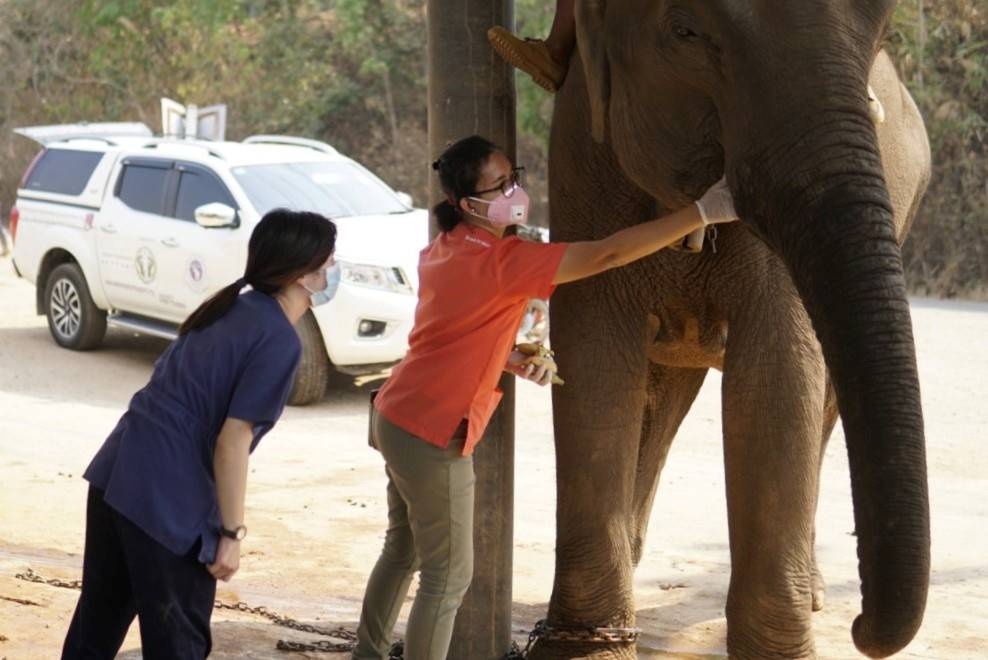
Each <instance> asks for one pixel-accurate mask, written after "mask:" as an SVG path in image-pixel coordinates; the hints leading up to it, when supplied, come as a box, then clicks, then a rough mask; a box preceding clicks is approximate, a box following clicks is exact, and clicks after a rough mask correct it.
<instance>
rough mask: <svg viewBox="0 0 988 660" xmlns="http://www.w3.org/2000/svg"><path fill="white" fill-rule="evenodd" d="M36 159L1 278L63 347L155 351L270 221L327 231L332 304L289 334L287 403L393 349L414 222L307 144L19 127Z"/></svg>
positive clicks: (410, 266) (408, 309)
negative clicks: (291, 364)
mask: <svg viewBox="0 0 988 660" xmlns="http://www.w3.org/2000/svg"><path fill="white" fill-rule="evenodd" d="M18 132H20V133H21V134H23V135H27V136H29V137H32V138H34V139H36V140H37V141H39V142H41V143H42V144H43V149H42V150H41V151H40V152H39V153H38V155H37V157H35V159H34V161H33V162H32V164H31V166H30V167H29V168H28V170H27V172H26V173H25V174H24V178H23V180H22V182H21V185H20V188H19V189H18V191H17V202H16V205H15V208H13V209H11V212H10V220H11V222H10V231H11V234H12V236H13V242H14V250H13V259H14V267H15V269H16V270H17V271H18V273H19V274H20V275H21V276H23V277H24V278H26V279H27V280H28V281H30V282H32V283H34V284H35V285H36V291H37V310H38V313H39V314H45V315H46V316H47V318H48V326H49V329H50V330H51V335H52V337H53V338H54V340H55V341H56V342H57V343H58V344H59V345H60V346H63V347H65V348H70V349H74V350H86V349H91V348H94V347H96V346H98V345H99V344H100V342H101V341H102V339H103V336H104V334H105V332H106V327H107V325H113V326H119V327H123V328H127V329H130V330H134V331H137V332H141V333H146V334H151V335H157V336H161V337H166V338H173V337H175V336H176V331H177V328H178V325H179V324H180V323H181V322H182V321H183V320H184V319H185V318H186V317H187V316H188V315H189V314H190V313H191V312H192V311H193V310H194V309H195V308H196V307H197V306H198V305H199V304H200V303H201V302H202V301H203V300H205V299H206V298H207V297H208V296H210V295H211V294H212V293H213V292H215V291H216V290H218V289H219V288H221V287H223V286H225V285H226V284H229V283H230V282H232V281H233V280H235V279H236V278H238V277H240V276H241V275H242V273H243V268H244V263H245V261H246V258H247V241H248V238H249V237H250V233H251V230H252V229H253V228H254V225H255V224H256V223H257V222H258V221H259V220H260V218H261V216H263V215H264V213H266V212H267V211H269V210H271V209H273V208H277V207H288V208H297V209H305V210H314V211H317V212H320V213H322V214H324V215H326V216H329V217H331V218H332V219H333V220H334V221H335V222H336V224H337V226H338V228H339V238H338V242H337V252H336V254H337V260H338V261H339V262H340V263H341V265H342V270H343V278H342V282H341V285H340V289H339V292H338V294H337V296H336V297H335V298H334V299H333V300H332V302H330V303H329V304H327V305H323V306H321V307H319V308H317V309H314V310H312V311H310V312H308V313H307V314H306V316H305V317H303V318H302V320H301V321H300V322H299V323H298V325H297V326H296V327H297V329H298V333H299V336H300V337H301V339H302V346H303V353H302V364H301V365H300V367H299V373H298V376H297V377H296V381H295V387H294V390H293V392H292V395H291V399H290V402H291V403H293V404H296V405H301V404H306V403H310V402H313V401H316V400H318V399H320V398H322V396H323V395H324V393H325V391H326V387H327V383H328V381H329V375H330V369H331V368H335V369H336V370H338V371H340V372H343V373H345V374H350V375H360V374H368V373H375V372H379V371H381V370H382V369H384V368H385V367H387V366H389V365H391V364H393V363H395V362H396V361H398V360H400V359H401V358H402V357H403V356H404V354H405V352H406V351H407V348H408V333H409V332H410V330H411V327H412V320H413V314H414V310H415V304H416V297H415V292H416V289H417V283H418V281H417V263H418V253H419V251H420V250H421V249H422V248H423V247H424V246H425V245H426V243H427V242H428V215H427V213H426V211H424V210H422V209H414V208H412V206H411V199H410V198H409V197H408V196H407V195H405V194H403V193H397V192H395V191H394V190H392V189H391V188H390V187H389V186H388V185H387V184H385V183H384V182H383V181H381V180H380V179H379V178H377V177H376V176H375V175H374V174H372V173H371V172H369V171H368V170H367V169H365V168H364V167H362V166H361V165H360V164H358V163H357V162H355V161H353V160H351V159H349V158H347V157H345V156H343V155H341V154H340V153H338V152H337V151H336V150H335V149H333V147H331V146H330V145H328V144H325V143H322V142H316V141H313V140H306V139H302V138H291V137H284V136H255V137H252V138H248V139H247V140H244V142H242V143H237V142H211V141H203V140H174V139H156V138H153V137H151V136H150V131H149V130H148V129H147V128H146V127H144V126H143V125H134V124H116V125H93V124H90V125H75V126H56V127H36V128H34V129H18Z"/></svg>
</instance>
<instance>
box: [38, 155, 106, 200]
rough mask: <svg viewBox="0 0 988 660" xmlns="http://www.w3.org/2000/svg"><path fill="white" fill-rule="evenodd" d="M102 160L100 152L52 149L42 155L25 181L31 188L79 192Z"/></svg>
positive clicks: (57, 191) (76, 193) (66, 193)
mask: <svg viewBox="0 0 988 660" xmlns="http://www.w3.org/2000/svg"><path fill="white" fill-rule="evenodd" d="M101 160H103V154H102V153H101V152H97V151H79V150H77V149H49V150H48V151H46V152H45V153H44V155H42V156H41V158H40V159H39V160H38V162H37V163H36V164H35V166H34V169H32V170H31V175H30V176H29V177H28V179H27V181H26V182H25V183H24V187H25V188H26V189H28V190H37V191H39V192H50V193H61V194H63V195H78V194H80V193H82V191H83V190H85V189H86V184H87V183H88V182H89V177H91V176H92V175H93V170H95V169H96V166H97V165H99V162H100V161H101Z"/></svg>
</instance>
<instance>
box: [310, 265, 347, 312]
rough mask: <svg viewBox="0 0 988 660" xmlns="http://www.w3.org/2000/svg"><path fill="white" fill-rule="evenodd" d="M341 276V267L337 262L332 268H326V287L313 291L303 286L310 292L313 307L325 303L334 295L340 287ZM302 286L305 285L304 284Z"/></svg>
mask: <svg viewBox="0 0 988 660" xmlns="http://www.w3.org/2000/svg"><path fill="white" fill-rule="evenodd" d="M342 276H343V269H341V268H340V265H339V264H333V266H332V268H327V269H326V288H324V289H323V290H322V291H313V290H312V289H310V288H309V287H307V286H306V287H305V290H306V291H308V292H309V293H311V294H312V295H311V296H309V300H310V301H311V302H312V306H313V307H318V306H319V305H325V304H326V303H328V302H329V301H330V300H332V299H333V296H335V295H336V290H337V289H339V288H340V278H341V277H342ZM302 286H305V285H304V284H303V285H302Z"/></svg>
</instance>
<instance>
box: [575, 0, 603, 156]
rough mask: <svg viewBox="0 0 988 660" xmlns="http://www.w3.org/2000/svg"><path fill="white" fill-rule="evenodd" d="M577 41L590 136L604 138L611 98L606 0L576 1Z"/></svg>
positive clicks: (597, 138)
mask: <svg viewBox="0 0 988 660" xmlns="http://www.w3.org/2000/svg"><path fill="white" fill-rule="evenodd" d="M575 9H576V12H575V13H576V42H577V45H578V47H579V49H580V61H581V62H582V64H583V75H584V76H585V77H586V79H587V94H588V95H589V96H590V126H591V131H592V132H593V138H594V140H596V141H597V142H603V141H604V127H605V125H606V121H607V108H608V105H609V103H610V98H611V77H610V68H609V65H608V62H607V39H606V38H605V32H604V14H605V12H606V10H607V2H606V0H577V2H576V8H575Z"/></svg>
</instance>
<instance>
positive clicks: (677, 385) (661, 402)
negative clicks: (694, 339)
mask: <svg viewBox="0 0 988 660" xmlns="http://www.w3.org/2000/svg"><path fill="white" fill-rule="evenodd" d="M706 375H707V370H706V369H683V368H678V367H667V366H664V365H661V364H654V363H649V368H648V386H647V395H646V398H645V416H644V419H643V420H642V430H641V441H640V443H639V446H638V469H637V471H636V473H635V491H634V501H633V502H632V514H631V516H632V517H631V530H630V534H631V562H632V564H634V565H635V566H638V562H639V561H641V557H642V552H643V550H644V547H645V533H646V532H647V531H648V519H649V516H650V515H651V513H652V504H653V502H654V501H655V492H656V490H657V489H658V487H659V477H660V476H661V474H662V468H663V467H664V466H665V463H666V457H667V456H668V455H669V448H670V447H671V446H672V440H673V438H674V437H676V432H677V431H678V430H679V425H680V424H682V422H683V418H684V417H686V413H687V412H689V409H690V406H692V405H693V401H694V399H696V394H697V392H699V391H700V386H701V385H703V379H704V378H705V377H706Z"/></svg>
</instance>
